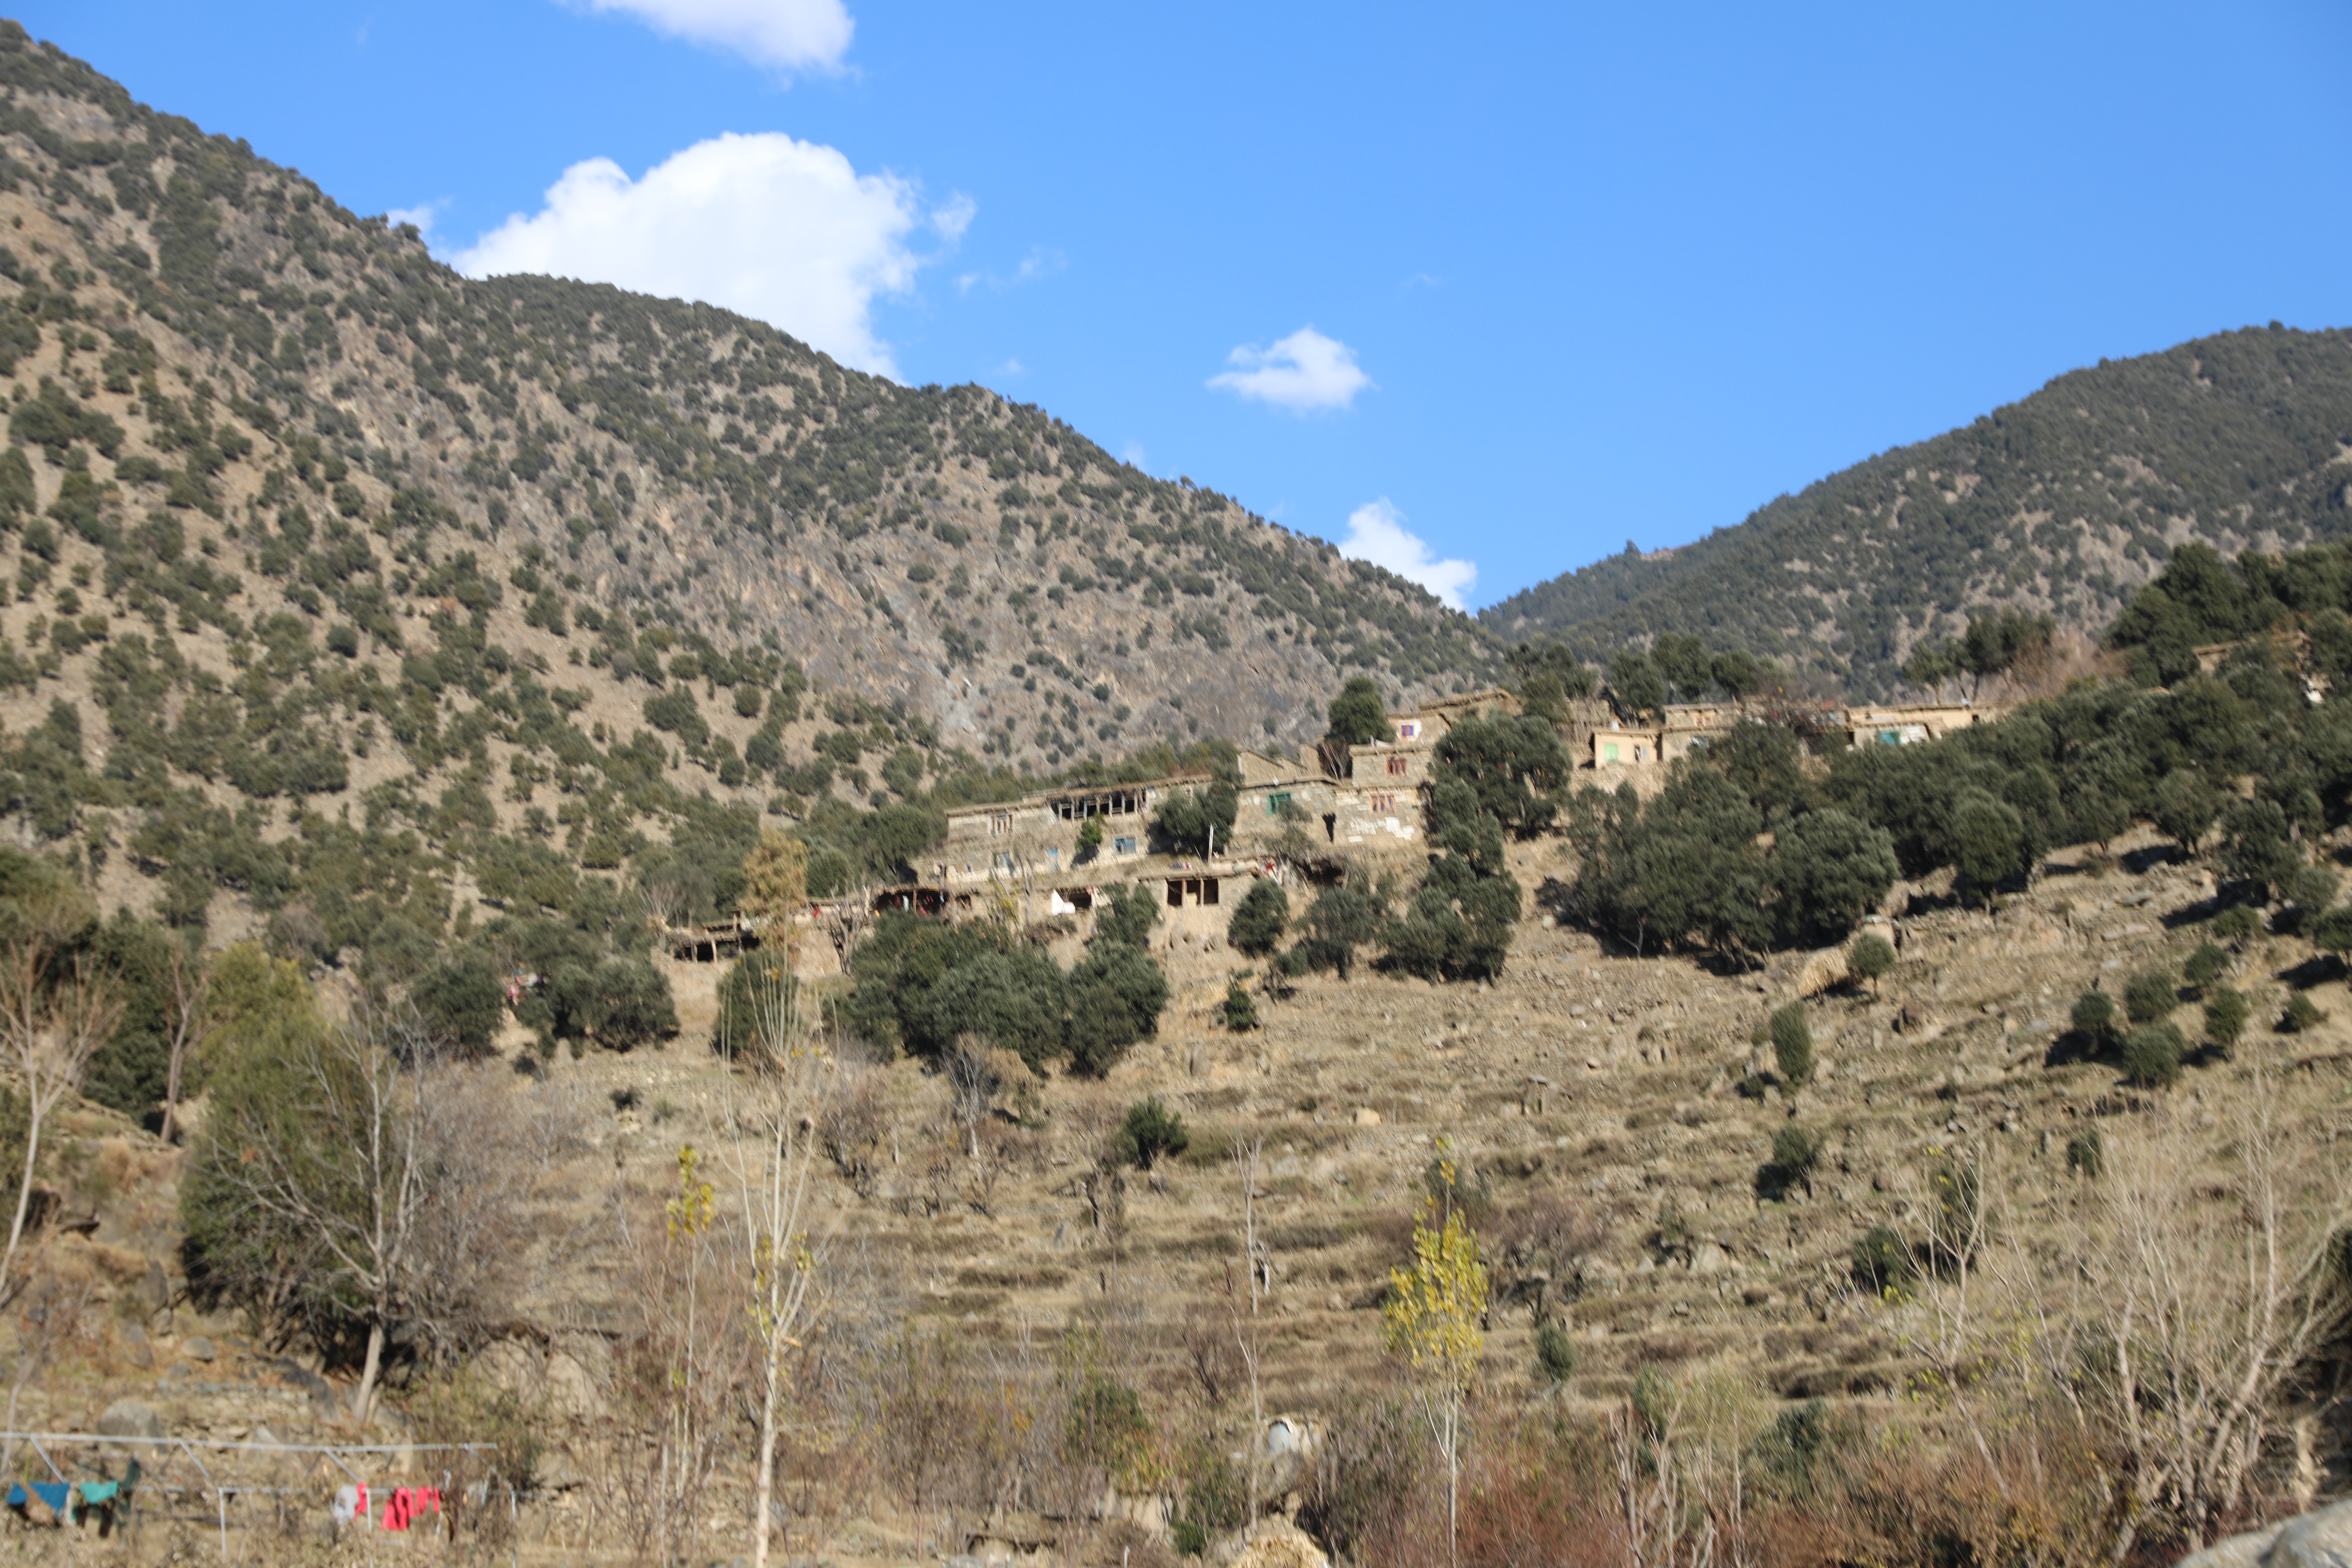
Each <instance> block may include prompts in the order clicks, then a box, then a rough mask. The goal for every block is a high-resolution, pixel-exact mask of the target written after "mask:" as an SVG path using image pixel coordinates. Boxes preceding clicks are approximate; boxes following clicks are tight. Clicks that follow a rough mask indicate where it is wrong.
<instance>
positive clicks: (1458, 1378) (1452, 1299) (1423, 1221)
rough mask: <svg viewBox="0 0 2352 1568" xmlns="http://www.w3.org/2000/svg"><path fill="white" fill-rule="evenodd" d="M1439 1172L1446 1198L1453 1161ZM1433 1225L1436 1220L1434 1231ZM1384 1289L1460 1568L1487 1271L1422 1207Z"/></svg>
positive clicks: (1392, 1339) (1455, 1229)
mask: <svg viewBox="0 0 2352 1568" xmlns="http://www.w3.org/2000/svg"><path fill="white" fill-rule="evenodd" d="M1439 1171H1440V1174H1441V1175H1442V1177H1443V1178H1444V1180H1443V1182H1442V1184H1441V1190H1442V1191H1445V1192H1451V1191H1453V1188H1454V1162H1453V1160H1452V1159H1451V1158H1450V1157H1445V1156H1441V1158H1440V1162H1439ZM1433 1219H1438V1220H1439V1223H1438V1224H1437V1225H1436V1226H1435V1227H1434V1228H1433V1227H1432V1226H1431V1224H1430V1222H1431V1220H1433ZM1389 1285H1390V1289H1389V1304H1388V1306H1387V1308H1386V1309H1385V1310H1384V1311H1383V1313H1382V1325H1381V1326H1382V1330H1383V1334H1382V1338H1383V1339H1384V1341H1385V1342H1386V1343H1387V1346H1388V1349H1389V1352H1390V1353H1391V1355H1395V1356H1399V1357H1401V1358H1402V1359H1403V1361H1404V1362H1405V1363H1406V1364H1407V1365H1408V1366H1410V1367H1411V1368H1412V1371H1413V1373H1414V1375H1415V1376H1416V1377H1417V1378H1418V1379H1419V1380H1420V1384H1421V1386H1420V1391H1419V1393H1420V1400H1421V1410H1422V1418H1423V1420H1424V1421H1426V1422H1427V1423H1428V1425H1429V1435H1430V1437H1431V1439H1432V1440H1433V1441H1434V1442H1435V1443H1436V1444H1437V1451H1438V1452H1439V1453H1440V1454H1442V1455H1444V1457H1445V1545H1446V1554H1447V1557H1448V1559H1449V1560H1450V1561H1453V1562H1455V1563H1459V1561H1460V1552H1459V1549H1458V1546H1457V1544H1456V1539H1455V1538H1456V1532H1457V1529H1458V1526H1459V1522H1460V1518H1461V1493H1462V1438H1463V1431H1462V1426H1463V1415H1464V1410H1465V1406H1466V1405H1468V1403H1469V1397H1470V1384H1471V1380H1472V1379H1473V1378H1475V1376H1476V1375H1477V1373H1478V1355H1479V1352H1481V1351H1482V1350H1483V1349H1484V1348H1485V1346H1486V1334H1485V1333H1484V1332H1483V1331H1481V1330H1480V1328H1479V1325H1480V1323H1481V1322H1483V1321H1485V1318H1486V1264H1485V1263H1483V1262H1482V1261H1480V1260H1479V1257H1478V1238H1477V1237H1476V1236H1475V1235H1474V1234H1473V1233H1472V1232H1471V1230H1470V1227H1469V1226H1467V1225H1465V1223H1463V1219H1462V1215H1460V1214H1459V1213H1457V1212H1454V1210H1453V1209H1452V1207H1451V1206H1450V1205H1449V1206H1448V1208H1447V1210H1446V1211H1445V1213H1444V1216H1443V1218H1442V1219H1439V1216H1438V1214H1437V1211H1436V1209H1435V1207H1434V1205H1428V1204H1424V1205H1423V1209H1422V1215H1421V1217H1420V1218H1419V1219H1418V1220H1416V1221H1414V1223H1413V1227H1412V1265H1411V1266H1410V1267H1408V1268H1391V1269H1390V1270H1389Z"/></svg>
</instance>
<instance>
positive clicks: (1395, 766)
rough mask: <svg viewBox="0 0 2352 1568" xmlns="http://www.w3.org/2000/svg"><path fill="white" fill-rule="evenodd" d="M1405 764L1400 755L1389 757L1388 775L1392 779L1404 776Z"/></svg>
mask: <svg viewBox="0 0 2352 1568" xmlns="http://www.w3.org/2000/svg"><path fill="white" fill-rule="evenodd" d="M1406 766H1407V764H1406V763H1405V760H1404V759H1403V758H1402V757H1391V758H1390V759H1389V777H1391V778H1392V779H1401V778H1402V777H1404V773H1405V768H1406Z"/></svg>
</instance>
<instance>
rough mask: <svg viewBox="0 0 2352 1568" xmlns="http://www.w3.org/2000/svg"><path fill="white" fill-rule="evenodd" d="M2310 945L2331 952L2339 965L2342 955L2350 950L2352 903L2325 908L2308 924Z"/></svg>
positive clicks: (2351, 943) (2351, 940)
mask: <svg viewBox="0 0 2352 1568" xmlns="http://www.w3.org/2000/svg"><path fill="white" fill-rule="evenodd" d="M2310 935H2311V945H2312V946H2314V947H2315V948H2317V949H2319V951H2320V952H2328V953H2333V954H2335V955H2336V963H2337V965H2338V966H2339V967H2340V966H2341V965H2342V964H2343V963H2344V955H2345V954H2346V953H2347V952H2352V905H2344V906H2339V907H2338V908H2336V909H2332V910H2327V911H2326V913H2324V914H2322V915H2320V916H2319V918H2317V919H2316V920H2315V921H2312V922H2311V926H2310Z"/></svg>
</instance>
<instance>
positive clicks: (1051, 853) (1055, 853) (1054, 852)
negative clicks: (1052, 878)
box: [1045, 849, 1062, 870]
mask: <svg viewBox="0 0 2352 1568" xmlns="http://www.w3.org/2000/svg"><path fill="white" fill-rule="evenodd" d="M1045 864H1046V865H1048V866H1051V867H1053V868H1055V869H1056V870H1058V869H1060V868H1061V865H1062V852H1061V851H1060V850H1059V849H1048V850H1046V851H1045Z"/></svg>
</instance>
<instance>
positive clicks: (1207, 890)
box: [1201, 877, 1217, 904]
mask: <svg viewBox="0 0 2352 1568" xmlns="http://www.w3.org/2000/svg"><path fill="white" fill-rule="evenodd" d="M1201 901H1202V903H1204V904H1213V903H1215V902H1216V901H1217V879H1215V878H1214V877H1203V878H1202V879H1201Z"/></svg>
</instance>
